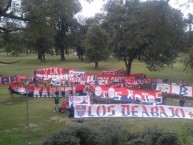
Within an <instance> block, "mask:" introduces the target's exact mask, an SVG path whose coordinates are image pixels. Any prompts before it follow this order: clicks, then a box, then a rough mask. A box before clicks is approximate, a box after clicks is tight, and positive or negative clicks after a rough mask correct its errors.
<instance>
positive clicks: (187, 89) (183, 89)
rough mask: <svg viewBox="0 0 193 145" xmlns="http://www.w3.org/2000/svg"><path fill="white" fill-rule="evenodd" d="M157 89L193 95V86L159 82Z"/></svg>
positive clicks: (170, 92) (188, 95)
mask: <svg viewBox="0 0 193 145" xmlns="http://www.w3.org/2000/svg"><path fill="white" fill-rule="evenodd" d="M156 90H161V91H162V92H167V93H169V94H176V95H182V96H187V97H193V87H192V86H183V85H181V86H180V85H169V84H164V83H158V84H157V87H156Z"/></svg>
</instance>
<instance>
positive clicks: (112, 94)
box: [95, 86, 162, 104]
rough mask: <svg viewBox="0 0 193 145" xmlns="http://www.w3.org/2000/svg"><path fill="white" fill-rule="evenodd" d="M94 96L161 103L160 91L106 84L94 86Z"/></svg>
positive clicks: (125, 100) (143, 102)
mask: <svg viewBox="0 0 193 145" xmlns="http://www.w3.org/2000/svg"><path fill="white" fill-rule="evenodd" d="M95 97H97V98H110V99H112V100H119V101H121V102H127V103H133V102H136V101H137V100H138V101H140V103H142V104H151V103H155V104H161V103H162V94H161V91H160V90H158V91H154V90H132V89H127V88H111V87H107V86H96V87H95Z"/></svg>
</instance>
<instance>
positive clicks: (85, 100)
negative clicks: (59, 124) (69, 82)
mask: <svg viewBox="0 0 193 145" xmlns="http://www.w3.org/2000/svg"><path fill="white" fill-rule="evenodd" d="M68 100H69V101H68V102H69V106H74V107H75V105H76V104H90V97H89V96H69V98H68Z"/></svg>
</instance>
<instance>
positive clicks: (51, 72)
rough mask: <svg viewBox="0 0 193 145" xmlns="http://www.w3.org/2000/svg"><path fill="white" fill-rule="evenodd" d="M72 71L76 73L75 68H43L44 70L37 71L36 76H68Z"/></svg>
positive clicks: (35, 71)
mask: <svg viewBox="0 0 193 145" xmlns="http://www.w3.org/2000/svg"><path fill="white" fill-rule="evenodd" d="M70 71H75V68H59V67H51V68H43V69H35V70H34V76H38V75H39V76H40V75H64V74H68V73H69V72H70Z"/></svg>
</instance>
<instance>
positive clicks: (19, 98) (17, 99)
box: [0, 95, 26, 105]
mask: <svg viewBox="0 0 193 145" xmlns="http://www.w3.org/2000/svg"><path fill="white" fill-rule="evenodd" d="M25 101H26V98H25V97H23V96H16V95H14V98H11V96H10V98H8V99H6V100H0V104H1V105H13V104H19V103H21V102H25Z"/></svg>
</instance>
